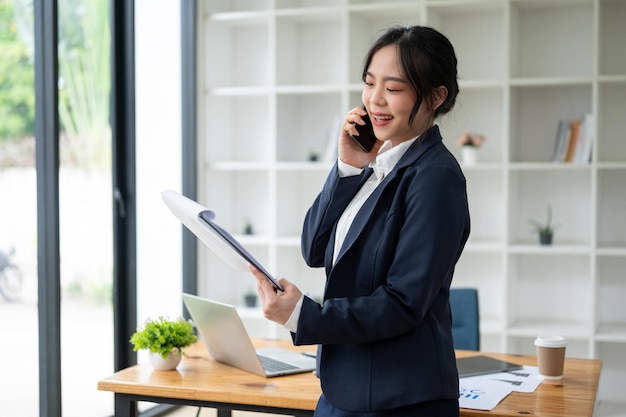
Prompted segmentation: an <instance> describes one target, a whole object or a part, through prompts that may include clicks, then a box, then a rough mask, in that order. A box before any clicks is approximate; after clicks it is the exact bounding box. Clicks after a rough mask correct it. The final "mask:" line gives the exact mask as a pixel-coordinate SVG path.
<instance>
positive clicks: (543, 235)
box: [528, 205, 557, 245]
mask: <svg viewBox="0 0 626 417" xmlns="http://www.w3.org/2000/svg"><path fill="white" fill-rule="evenodd" d="M528 223H529V224H530V225H531V226H532V228H533V230H534V231H535V232H537V233H538V235H539V243H540V244H541V245H551V244H552V238H553V236H554V229H555V228H556V227H557V225H555V224H553V223H552V207H550V206H549V205H548V215H547V217H546V221H545V222H544V223H542V222H540V221H538V220H535V219H529V220H528Z"/></svg>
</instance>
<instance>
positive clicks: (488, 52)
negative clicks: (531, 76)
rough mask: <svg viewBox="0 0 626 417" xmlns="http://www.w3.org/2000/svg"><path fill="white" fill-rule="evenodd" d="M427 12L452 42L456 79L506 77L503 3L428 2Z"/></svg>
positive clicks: (431, 24)
mask: <svg viewBox="0 0 626 417" xmlns="http://www.w3.org/2000/svg"><path fill="white" fill-rule="evenodd" d="M427 15H428V22H429V26H432V27H434V28H435V29H437V30H439V31H441V32H442V33H443V34H444V35H446V37H447V38H448V39H449V40H450V42H451V43H452V45H453V46H454V50H455V53H456V56H457V60H458V72H459V78H460V79H462V80H504V79H505V78H506V76H507V74H506V67H505V63H506V59H505V57H506V52H505V49H506V45H505V40H506V39H507V36H506V35H505V27H504V3H500V2H482V3H480V2H478V3H477V2H473V3H472V4H469V3H458V2H457V3H445V4H442V5H439V4H436V3H430V4H429V6H428V8H427Z"/></svg>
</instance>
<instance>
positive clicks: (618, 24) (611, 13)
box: [598, 0, 626, 75]
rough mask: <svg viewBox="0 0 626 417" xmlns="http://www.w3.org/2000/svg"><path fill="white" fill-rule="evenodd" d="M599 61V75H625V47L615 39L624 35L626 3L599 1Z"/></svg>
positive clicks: (613, 0)
mask: <svg viewBox="0 0 626 417" xmlns="http://www.w3.org/2000/svg"><path fill="white" fill-rule="evenodd" d="M599 3H600V24H599V30H600V39H599V48H600V54H599V55H600V62H599V65H598V66H599V71H600V74H601V75H626V48H624V46H623V44H622V42H616V41H615V40H616V39H623V37H624V21H626V3H624V2H623V1H615V0H601V1H600V2H599Z"/></svg>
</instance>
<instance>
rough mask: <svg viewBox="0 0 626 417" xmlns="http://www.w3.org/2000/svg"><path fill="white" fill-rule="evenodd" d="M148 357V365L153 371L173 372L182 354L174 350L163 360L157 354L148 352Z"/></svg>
mask: <svg viewBox="0 0 626 417" xmlns="http://www.w3.org/2000/svg"><path fill="white" fill-rule="evenodd" d="M148 357H149V359H150V364H151V365H152V367H153V368H154V370H155V371H173V370H174V369H176V367H177V366H178V364H179V363H180V360H181V359H182V354H181V353H180V351H178V350H175V351H172V352H170V354H169V355H167V357H166V358H165V359H163V357H162V356H161V355H159V354H158V353H154V352H149V354H148Z"/></svg>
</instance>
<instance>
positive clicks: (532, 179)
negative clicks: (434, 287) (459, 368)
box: [199, 0, 626, 416]
mask: <svg viewBox="0 0 626 417" xmlns="http://www.w3.org/2000/svg"><path fill="white" fill-rule="evenodd" d="M200 10H201V16H199V38H200V41H199V45H200V46H199V54H200V66H201V68H200V69H199V74H200V85H201V88H202V91H201V94H200V100H199V103H200V107H199V116H200V120H201V122H200V126H199V131H200V132H201V133H200V138H199V140H200V149H201V153H200V155H199V159H200V167H201V168H200V172H199V175H200V178H199V180H200V184H201V189H200V200H201V202H203V203H204V204H206V205H207V206H209V207H211V208H212V209H213V210H215V211H216V213H217V216H218V217H217V219H216V220H217V221H218V223H219V224H221V225H223V226H224V227H226V228H228V229H229V230H231V231H233V232H238V231H241V230H243V227H244V224H245V222H246V221H251V222H252V224H253V226H254V229H255V234H254V235H251V236H247V235H238V237H240V238H241V240H242V242H243V243H245V244H246V246H247V247H248V248H249V249H250V250H251V251H252V252H253V254H254V255H255V256H256V257H258V258H259V260H261V261H262V262H263V263H264V264H266V265H267V267H268V269H269V270H270V271H272V272H274V273H276V274H277V275H278V276H286V277H288V278H289V279H291V280H292V281H294V282H296V283H297V284H298V285H299V286H300V287H301V288H302V289H303V290H305V291H308V292H309V293H310V294H311V295H314V296H319V295H321V293H322V290H323V285H324V273H323V271H322V270H310V269H308V268H307V267H306V266H305V264H304V262H303V261H302V258H301V256H300V248H299V235H300V231H301V227H302V220H303V217H304V214H305V211H306V209H307V208H308V206H309V205H310V203H311V202H312V200H313V198H314V197H315V195H316V193H317V192H318V191H319V189H320V187H321V185H322V183H323V181H324V179H325V177H326V175H327V172H328V169H329V167H330V166H331V162H329V161H327V160H324V159H323V156H324V153H325V151H326V148H327V143H328V138H329V135H330V137H331V138H332V137H333V135H334V134H335V133H334V130H333V126H334V124H335V122H334V121H335V120H336V118H337V117H342V116H343V114H344V113H345V112H346V111H347V110H348V109H350V108H352V107H354V106H356V105H358V104H359V102H360V90H361V80H360V74H361V64H362V59H363V56H364V53H365V51H366V50H367V47H368V46H369V44H370V42H371V41H372V40H373V39H374V38H375V37H376V35H377V34H378V33H379V32H380V31H381V30H382V29H383V28H384V27H386V26H388V25H389V24H392V23H400V24H425V25H429V26H433V27H435V28H437V29H439V30H441V31H442V32H443V33H445V34H446V35H447V36H448V37H449V38H450V40H451V41H452V43H453V45H454V46H455V49H456V52H457V56H458V58H459V77H460V86H461V94H460V96H459V99H458V103H457V106H456V108H455V110H454V111H453V112H452V114H450V115H448V116H446V117H445V118H443V119H442V120H440V121H439V125H440V127H441V129H442V133H443V136H444V140H445V142H446V144H447V145H448V147H449V149H450V150H451V151H452V152H453V153H454V154H455V155H457V157H458V158H459V160H460V149H459V148H457V147H456V145H455V140H456V137H457V136H458V135H459V133H460V132H461V131H462V130H463V129H465V128H471V129H472V130H475V131H478V132H481V133H484V134H486V135H487V136H488V139H487V142H486V143H485V144H484V146H483V147H482V148H481V149H480V150H479V162H478V163H477V164H476V165H472V166H464V171H465V174H466V177H467V180H468V189H469V200H470V209H471V214H472V227H473V230H472V234H471V237H470V240H469V241H468V245H467V248H466V250H465V253H464V254H463V257H462V259H461V260H460V262H459V265H458V268H457V272H456V275H455V280H454V283H453V285H454V286H474V287H477V288H478V289H479V291H480V308H481V325H482V332H481V338H482V348H483V350H485V351H497V352H504V351H506V352H512V353H533V351H534V347H533V344H532V341H533V339H534V337H535V336H536V335H537V334H539V333H545V332H549V333H553V332H554V333H559V334H561V335H563V336H565V337H567V338H568V340H569V345H568V355H570V356H576V357H587V358H601V359H602V360H603V361H604V364H603V372H602V381H601V387H600V393H599V398H600V400H601V402H600V407H599V415H606V416H609V415H616V414H613V411H612V410H615V409H616V408H619V407H623V406H626V405H625V404H624V401H623V400H622V395H621V392H620V390H619V387H620V384H619V382H620V381H624V380H626V365H625V364H624V361H623V359H622V357H623V353H624V352H625V351H626V310H624V308H623V307H622V303H623V301H622V300H624V299H626V274H625V273H624V271H626V221H625V220H624V219H625V218H626V137H625V133H624V132H626V113H624V109H625V108H626V48H624V46H623V40H624V39H626V26H625V25H624V24H623V22H624V21H626V1H623V0H422V1H419V0H417V1H416V0H411V1H367V0H361V1H359V0H300V1H297V0H265V1H263V0H240V1H231V0H218V1H216V0H204V1H202V2H200ZM585 113H591V114H593V115H594V117H595V120H596V125H595V128H594V129H593V136H594V142H593V150H592V158H591V161H590V162H589V163H585V164H559V163H553V162H551V156H552V150H553V147H554V141H555V137H556V129H557V123H558V120H559V119H563V118H569V119H571V118H575V117H580V116H582V115H583V114H585ZM310 151H315V152H317V153H319V154H320V157H322V160H320V161H317V162H309V161H308V155H309V152H310ZM548 204H549V205H550V206H551V207H552V210H553V214H554V219H555V222H556V223H558V224H559V225H560V227H559V228H558V229H557V230H556V234H555V241H554V244H553V245H552V246H550V247H543V246H539V245H538V244H537V243H536V241H537V237H536V236H535V235H533V234H532V233H531V231H530V228H529V227H528V223H527V220H528V219H529V218H536V219H543V218H544V217H545V213H546V207H547V205H548ZM201 273H202V277H203V278H202V280H201V282H200V288H201V292H202V295H205V296H210V297H213V298H217V299H220V300H222V301H225V302H229V303H234V304H238V305H241V304H242V303H243V302H242V296H243V293H244V292H245V291H246V290H247V289H249V288H250V287H253V286H254V282H252V281H251V277H250V276H249V275H248V274H245V273H243V274H239V273H235V272H233V271H231V270H230V269H229V268H228V267H227V266H225V265H224V264H223V263H222V262H221V261H219V260H217V259H216V258H215V257H214V256H213V255H212V254H210V253H208V252H207V251H203V252H202V256H201ZM245 316H246V322H247V323H248V324H249V326H250V327H251V328H252V329H253V334H258V335H270V336H279V337H283V336H286V333H285V332H284V331H283V330H282V329H280V328H277V327H276V326H272V325H267V323H265V322H264V319H263V318H262V317H261V314H260V312H259V311H258V310H246V311H245ZM616 404H617V405H616ZM605 410H606V411H605Z"/></svg>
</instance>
